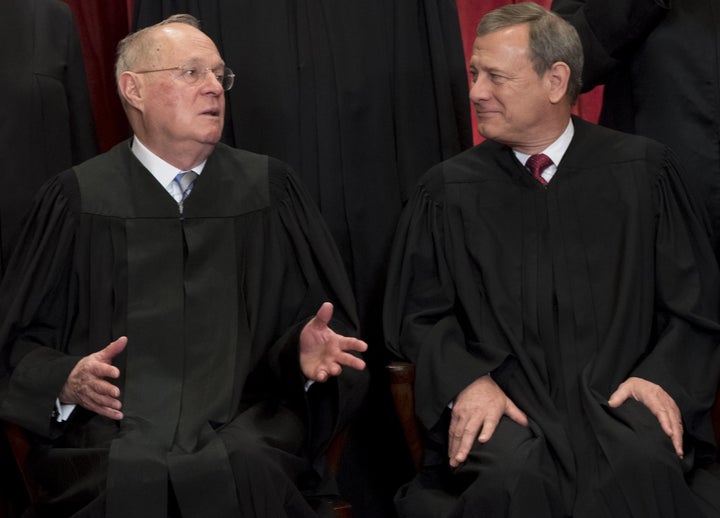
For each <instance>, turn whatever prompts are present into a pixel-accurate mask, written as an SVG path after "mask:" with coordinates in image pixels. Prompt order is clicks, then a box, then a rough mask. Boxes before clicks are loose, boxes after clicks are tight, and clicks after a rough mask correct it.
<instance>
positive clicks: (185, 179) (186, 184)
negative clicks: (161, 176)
mask: <svg viewBox="0 0 720 518" xmlns="http://www.w3.org/2000/svg"><path fill="white" fill-rule="evenodd" d="M197 176H198V175H197V173H196V172H195V171H183V172H181V173H178V174H177V175H176V176H175V178H174V179H173V182H175V183H176V184H177V185H178V187H179V188H180V200H179V201H178V206H179V207H180V212H182V211H183V202H184V201H185V198H187V197H188V196H189V195H190V191H192V188H193V182H194V181H195V178H197Z"/></svg>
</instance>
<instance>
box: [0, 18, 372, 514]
mask: <svg viewBox="0 0 720 518" xmlns="http://www.w3.org/2000/svg"><path fill="white" fill-rule="evenodd" d="M116 75H117V84H118V91H119V93H120V96H121V99H122V102H123V105H124V108H125V111H126V113H127V116H128V120H129V122H130V125H131V127H132V130H133V137H132V139H130V141H129V142H124V143H121V144H119V145H118V146H117V147H115V148H114V149H112V150H110V151H109V152H107V153H105V154H103V155H100V156H98V157H96V158H94V159H92V160H89V161H87V162H85V163H82V164H80V165H78V166H76V167H74V168H72V169H69V170H67V171H65V172H64V173H62V174H60V175H58V176H57V178H54V179H52V180H51V181H49V182H48V183H47V184H46V185H45V186H44V187H43V189H42V190H41V192H40V193H39V196H38V198H37V201H36V203H35V205H34V207H33V209H32V210H31V212H30V213H29V215H28V219H27V224H26V226H25V229H24V232H23V235H22V237H21V239H20V243H19V245H18V250H17V252H16V254H15V255H14V257H13V259H12V260H11V262H10V264H9V266H8V271H7V275H6V276H5V277H4V278H3V281H2V285H1V286H0V315H2V320H1V321H0V351H1V352H2V355H1V358H2V360H1V361H0V380H2V384H1V385H0V398H1V399H0V417H2V418H4V419H8V420H11V421H14V422H16V423H18V424H19V425H21V426H22V427H24V428H25V429H26V430H28V431H30V432H32V433H31V436H32V438H33V442H34V452H33V455H32V460H33V463H34V467H35V471H36V474H37V478H38V482H39V483H40V486H41V490H42V495H43V497H42V498H41V501H40V502H39V503H38V504H37V506H36V507H37V508H36V509H34V512H35V514H36V515H39V516H116V517H123V518H127V517H133V518H138V517H143V516H148V517H149V516H153V517H155V516H202V517H211V516H217V517H229V516H263V517H269V516H272V517H281V516H292V517H302V516H316V513H317V509H313V508H312V506H311V505H310V504H309V503H308V502H309V501H310V500H309V499H307V498H305V496H307V494H309V493H313V492H318V493H326V492H328V491H332V480H331V479H330V478H329V476H328V475H327V470H326V469H325V468H324V463H323V461H322V459H323V451H324V449H325V447H326V446H327V444H328V441H329V440H330V438H331V436H332V434H333V432H334V431H335V430H336V429H338V427H339V426H341V425H342V422H343V421H344V420H345V419H346V417H347V416H348V415H350V414H351V412H352V405H351V404H346V403H347V402H348V401H351V402H352V401H355V402H356V401H358V400H359V399H360V396H361V395H362V392H363V390H364V388H365V382H366V376H365V374H364V372H363V369H364V366H365V364H364V362H363V360H362V359H361V358H360V354H361V353H362V352H363V351H364V350H365V349H366V347H367V345H366V344H365V342H363V341H361V340H359V339H357V338H354V337H353V336H354V335H355V334H356V332H357V329H356V328H357V324H356V320H357V319H356V315H355V308H354V302H353V295H352V293H351V290H350V287H349V283H348V280H347V278H346V274H345V272H344V270H343V266H342V261H341V260H340V257H339V255H338V253H337V250H336V247H335V245H334V243H333V242H332V239H331V237H330V235H329V233H328V231H327V230H326V228H325V226H324V224H323V223H322V220H321V217H320V215H319V213H318V211H317V209H316V207H315V206H314V204H313V202H312V201H311V199H310V198H309V196H308V195H307V194H306V192H305V190H304V189H303V188H302V186H301V185H299V183H298V181H297V179H296V177H295V176H294V173H293V172H292V171H291V170H290V168H289V167H288V166H287V165H286V164H284V163H282V162H280V161H278V160H276V159H273V158H270V157H267V156H261V155H256V154H252V153H249V152H246V151H242V150H237V149H232V148H230V147H227V146H225V145H223V144H221V143H219V140H220V137H221V134H222V130H223V121H224V115H225V96H224V93H225V91H226V90H229V89H230V88H231V87H232V85H233V80H234V74H233V73H232V71H231V70H230V69H229V68H228V67H227V66H226V65H225V63H224V62H223V60H222V58H221V57H220V55H219V53H218V51H217V49H216V47H215V45H214V43H213V42H212V41H211V40H210V38H208V37H207V36H206V35H205V34H204V33H203V32H201V31H200V30H199V28H198V23H197V20H196V19H194V18H193V17H190V16H188V15H176V16H173V17H171V18H169V19H167V20H165V21H163V22H161V23H160V24H158V25H155V26H153V27H149V28H146V29H143V30H142V31H139V32H137V33H135V34H131V35H130V36H128V37H127V38H125V39H124V40H123V41H122V42H120V44H119V47H118V60H117V66H116Z"/></svg>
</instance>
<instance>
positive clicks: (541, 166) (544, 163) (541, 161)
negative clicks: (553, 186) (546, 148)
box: [525, 153, 553, 185]
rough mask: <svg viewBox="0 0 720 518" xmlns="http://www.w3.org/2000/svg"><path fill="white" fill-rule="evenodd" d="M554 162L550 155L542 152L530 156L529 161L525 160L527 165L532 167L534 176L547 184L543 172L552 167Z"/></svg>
mask: <svg viewBox="0 0 720 518" xmlns="http://www.w3.org/2000/svg"><path fill="white" fill-rule="evenodd" d="M552 164H553V161H552V160H551V159H550V157H549V156H547V155H543V154H542V153H540V154H537V155H532V156H531V157H530V158H528V159H527V162H525V167H527V168H528V169H530V172H531V173H532V175H533V178H535V179H536V180H537V181H538V182H540V183H541V184H543V185H547V180H545V178H543V177H542V172H543V171H544V170H545V169H547V168H548V167H550V166H551V165H552Z"/></svg>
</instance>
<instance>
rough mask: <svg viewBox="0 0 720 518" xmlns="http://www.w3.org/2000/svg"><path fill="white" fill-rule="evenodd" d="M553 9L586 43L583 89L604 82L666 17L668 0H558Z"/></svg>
mask: <svg viewBox="0 0 720 518" xmlns="http://www.w3.org/2000/svg"><path fill="white" fill-rule="evenodd" d="M551 9H552V10H553V11H554V12H555V13H557V14H559V15H560V16H561V17H563V18H564V19H566V20H567V21H568V22H570V24H571V25H572V26H573V27H575V29H576V30H577V32H578V35H579V36H580V40H581V41H582V45H583V53H584V56H585V63H584V65H583V78H582V79H583V91H584V92H587V91H589V90H592V89H593V88H594V87H595V86H597V85H600V84H604V82H605V78H606V77H607V75H608V74H609V73H610V72H611V71H612V70H613V68H615V67H616V66H617V65H618V63H619V61H621V60H622V59H623V56H625V55H627V54H629V53H631V52H632V51H633V50H634V49H635V48H636V47H637V46H638V45H640V44H641V43H642V42H643V41H644V40H645V38H646V37H647V35H648V34H649V33H650V32H651V31H652V30H653V29H654V28H655V26H656V25H657V24H658V23H659V22H660V21H661V20H662V19H663V17H664V16H665V15H666V14H667V12H668V10H669V1H668V0H616V1H615V0H614V1H613V2H612V4H608V2H607V1H606V0H554V1H553V2H552V7H551Z"/></svg>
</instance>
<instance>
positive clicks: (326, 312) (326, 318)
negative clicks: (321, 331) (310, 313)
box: [315, 302, 333, 326]
mask: <svg viewBox="0 0 720 518" xmlns="http://www.w3.org/2000/svg"><path fill="white" fill-rule="evenodd" d="M332 316H333V305H332V304H331V303H330V302H323V304H322V306H320V309H318V311H317V313H316V314H315V323H316V324H320V325H322V326H327V325H328V324H329V323H330V320H331V319H332Z"/></svg>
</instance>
